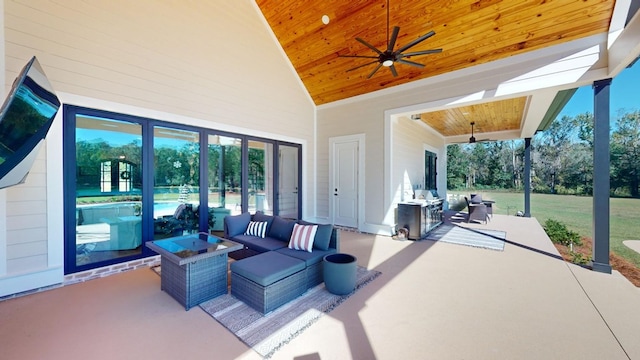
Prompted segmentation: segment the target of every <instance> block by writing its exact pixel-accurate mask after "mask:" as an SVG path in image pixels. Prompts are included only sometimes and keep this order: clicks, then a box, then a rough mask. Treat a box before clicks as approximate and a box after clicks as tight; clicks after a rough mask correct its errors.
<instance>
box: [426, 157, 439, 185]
mask: <svg viewBox="0 0 640 360" xmlns="http://www.w3.org/2000/svg"><path fill="white" fill-rule="evenodd" d="M437 160H438V156H437V155H436V154H435V153H432V152H431V151H427V150H425V151H424V188H425V190H437V189H438V186H437V184H436V178H437V175H438V170H437V168H436V162H437Z"/></svg>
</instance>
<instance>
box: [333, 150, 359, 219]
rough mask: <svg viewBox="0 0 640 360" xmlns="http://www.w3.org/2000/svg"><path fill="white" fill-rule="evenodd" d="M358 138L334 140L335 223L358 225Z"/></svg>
mask: <svg viewBox="0 0 640 360" xmlns="http://www.w3.org/2000/svg"><path fill="white" fill-rule="evenodd" d="M358 145H359V143H358V140H348V139H347V140H345V141H340V140H336V141H332V160H333V161H332V167H331V170H332V176H331V177H332V179H331V189H330V190H331V192H330V196H331V198H332V200H333V201H331V202H332V204H333V205H332V210H333V223H334V224H335V225H342V226H347V227H353V228H357V227H358V180H359V179H358V175H359V174H358V165H359V163H358V161H359V154H358V151H359V146H358Z"/></svg>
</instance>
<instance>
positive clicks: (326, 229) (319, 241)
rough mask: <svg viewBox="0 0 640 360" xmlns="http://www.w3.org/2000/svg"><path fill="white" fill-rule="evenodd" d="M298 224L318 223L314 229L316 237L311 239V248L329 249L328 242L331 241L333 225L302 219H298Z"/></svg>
mask: <svg viewBox="0 0 640 360" xmlns="http://www.w3.org/2000/svg"><path fill="white" fill-rule="evenodd" d="M298 224H300V225H318V230H317V231H316V238H315V240H314V241H313V248H314V249H318V250H329V244H330V243H331V234H332V233H333V225H331V224H326V225H322V224H314V223H310V222H308V221H304V220H298Z"/></svg>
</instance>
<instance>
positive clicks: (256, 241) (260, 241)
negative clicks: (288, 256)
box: [229, 234, 287, 252]
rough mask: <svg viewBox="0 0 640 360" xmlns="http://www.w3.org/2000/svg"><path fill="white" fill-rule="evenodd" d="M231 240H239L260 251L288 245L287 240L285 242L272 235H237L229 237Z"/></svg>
mask: <svg viewBox="0 0 640 360" xmlns="http://www.w3.org/2000/svg"><path fill="white" fill-rule="evenodd" d="M229 240H231V241H235V242H239V243H241V244H242V245H245V246H246V247H248V248H249V249H251V250H255V251H258V252H266V251H271V250H277V249H280V248H283V247H286V246H287V243H286V242H283V241H282V240H279V239H274V238H270V237H265V238H259V237H256V236H251V235H244V234H243V235H236V236H234V237H232V238H231V239H229Z"/></svg>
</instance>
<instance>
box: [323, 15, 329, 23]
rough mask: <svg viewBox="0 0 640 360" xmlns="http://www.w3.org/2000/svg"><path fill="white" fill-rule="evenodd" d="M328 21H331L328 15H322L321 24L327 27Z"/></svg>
mask: <svg viewBox="0 0 640 360" xmlns="http://www.w3.org/2000/svg"><path fill="white" fill-rule="evenodd" d="M329 21H331V19H329V15H322V23H323V24H325V25H327V24H328V23H329Z"/></svg>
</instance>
